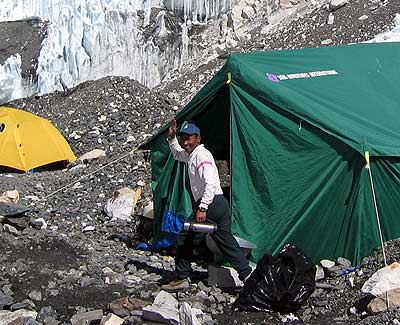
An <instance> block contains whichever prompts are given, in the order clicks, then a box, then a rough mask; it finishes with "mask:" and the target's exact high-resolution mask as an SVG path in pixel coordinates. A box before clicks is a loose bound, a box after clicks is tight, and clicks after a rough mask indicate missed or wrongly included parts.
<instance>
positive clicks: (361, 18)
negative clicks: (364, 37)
mask: <svg viewBox="0 0 400 325" xmlns="http://www.w3.org/2000/svg"><path fill="white" fill-rule="evenodd" d="M365 19H368V16H367V15H362V16H361V17H358V20H360V21H362V20H365Z"/></svg>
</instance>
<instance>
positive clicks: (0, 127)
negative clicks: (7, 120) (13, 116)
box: [0, 123, 6, 132]
mask: <svg viewBox="0 0 400 325" xmlns="http://www.w3.org/2000/svg"><path fill="white" fill-rule="evenodd" d="M5 128H6V125H5V124H4V123H0V132H3V131H4V129H5Z"/></svg>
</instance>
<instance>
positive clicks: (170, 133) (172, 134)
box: [168, 118, 176, 140]
mask: <svg viewBox="0 0 400 325" xmlns="http://www.w3.org/2000/svg"><path fill="white" fill-rule="evenodd" d="M175 137H176V120H175V119H174V118H173V119H172V120H171V126H170V127H169V130H168V139H170V140H172V139H173V138H175Z"/></svg>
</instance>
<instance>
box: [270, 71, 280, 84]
mask: <svg viewBox="0 0 400 325" xmlns="http://www.w3.org/2000/svg"><path fill="white" fill-rule="evenodd" d="M267 78H268V79H269V80H271V81H273V82H279V81H280V80H279V77H278V76H277V75H276V74H273V73H267Z"/></svg>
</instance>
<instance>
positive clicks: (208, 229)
mask: <svg viewBox="0 0 400 325" xmlns="http://www.w3.org/2000/svg"><path fill="white" fill-rule="evenodd" d="M183 230H184V231H194V232H204V233H207V234H212V233H213V232H216V231H217V225H216V224H213V223H203V222H189V221H186V222H185V223H184V224H183Z"/></svg>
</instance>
